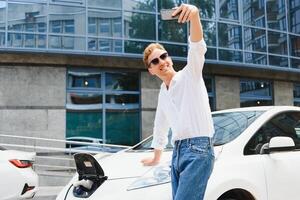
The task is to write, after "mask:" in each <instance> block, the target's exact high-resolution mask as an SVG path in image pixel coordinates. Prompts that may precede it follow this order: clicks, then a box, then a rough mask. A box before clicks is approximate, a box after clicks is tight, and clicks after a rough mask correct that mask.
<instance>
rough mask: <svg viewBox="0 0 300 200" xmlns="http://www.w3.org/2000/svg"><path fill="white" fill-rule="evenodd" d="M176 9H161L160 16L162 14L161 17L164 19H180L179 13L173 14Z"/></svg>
mask: <svg viewBox="0 0 300 200" xmlns="http://www.w3.org/2000/svg"><path fill="white" fill-rule="evenodd" d="M175 10H176V9H174V8H172V9H161V10H160V16H161V19H162V20H173V19H178V17H179V14H180V13H178V14H177V15H175V16H172V14H173V12H174V11H175Z"/></svg>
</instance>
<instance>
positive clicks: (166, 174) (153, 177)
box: [127, 165, 171, 191]
mask: <svg viewBox="0 0 300 200" xmlns="http://www.w3.org/2000/svg"><path fill="white" fill-rule="evenodd" d="M169 182H171V168H170V165H164V166H158V167H155V168H154V169H153V170H150V171H149V172H148V173H146V174H145V175H144V176H143V177H141V178H138V179H137V180H135V181H134V182H133V183H132V184H131V185H130V186H129V187H128V188H127V190H128V191H129V190H135V189H141V188H145V187H150V186H155V185H161V184H165V183H169Z"/></svg>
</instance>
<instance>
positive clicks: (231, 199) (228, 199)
mask: <svg viewBox="0 0 300 200" xmlns="http://www.w3.org/2000/svg"><path fill="white" fill-rule="evenodd" d="M220 200H238V199H233V198H224V199H220Z"/></svg>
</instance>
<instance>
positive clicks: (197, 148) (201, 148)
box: [189, 144, 209, 154]
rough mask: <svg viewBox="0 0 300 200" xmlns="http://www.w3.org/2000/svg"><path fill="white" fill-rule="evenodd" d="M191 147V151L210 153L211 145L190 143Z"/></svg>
mask: <svg viewBox="0 0 300 200" xmlns="http://www.w3.org/2000/svg"><path fill="white" fill-rule="evenodd" d="M189 149H190V151H191V152H194V153H198V154H208V151H209V145H208V144H190V146H189Z"/></svg>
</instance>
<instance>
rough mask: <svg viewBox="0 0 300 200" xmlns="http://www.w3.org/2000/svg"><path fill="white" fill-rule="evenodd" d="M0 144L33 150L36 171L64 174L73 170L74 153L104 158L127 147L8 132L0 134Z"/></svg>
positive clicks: (23, 149)
mask: <svg viewBox="0 0 300 200" xmlns="http://www.w3.org/2000/svg"><path fill="white" fill-rule="evenodd" d="M72 145H73V146H72ZM0 146H2V147H4V148H6V149H13V150H21V151H29V152H35V153H36V160H35V163H34V165H33V167H34V170H35V171H37V172H38V173H64V174H66V173H67V174H70V173H72V174H73V173H74V172H75V163H74V159H73V155H74V154H75V153H80V152H84V153H90V154H97V158H104V157H106V156H110V155H112V154H113V152H117V151H118V150H122V149H126V148H129V146H123V145H113V144H100V143H90V142H77V141H67V140H60V139H49V138H38V137H26V136H16V135H8V134H0ZM74 146H76V147H74Z"/></svg>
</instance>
